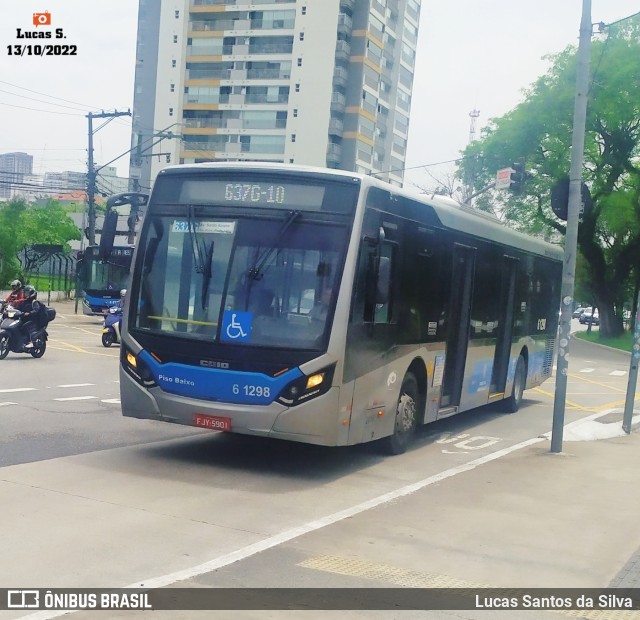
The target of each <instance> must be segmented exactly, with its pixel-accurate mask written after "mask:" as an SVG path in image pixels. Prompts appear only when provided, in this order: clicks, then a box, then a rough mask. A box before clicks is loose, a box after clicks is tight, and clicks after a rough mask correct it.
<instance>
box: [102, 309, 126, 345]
mask: <svg viewBox="0 0 640 620" xmlns="http://www.w3.org/2000/svg"><path fill="white" fill-rule="evenodd" d="M121 325H122V308H118V307H112V308H109V312H107V314H106V315H105V317H104V323H103V327H102V346H103V347H110V346H111V345H112V344H113V343H114V342H120V326H121Z"/></svg>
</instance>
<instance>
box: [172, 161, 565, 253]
mask: <svg viewBox="0 0 640 620" xmlns="http://www.w3.org/2000/svg"><path fill="white" fill-rule="evenodd" d="M247 169H251V170H258V171H259V170H264V171H265V172H266V171H278V172H282V173H288V174H292V175H296V174H302V175H311V176H319V177H325V178H329V177H334V178H336V177H343V178H344V179H350V180H352V181H353V180H359V181H360V182H361V184H362V187H363V188H366V187H378V188H380V189H385V190H387V191H389V192H390V193H391V194H392V195H397V196H402V197H404V198H407V199H409V200H412V201H415V202H417V203H423V204H425V205H428V206H430V207H431V208H432V209H433V211H434V212H435V214H436V216H437V217H438V219H439V220H440V222H441V223H442V226H443V227H444V228H449V229H452V230H457V231H460V232H463V233H467V234H469V235H471V236H473V237H477V238H479V239H488V240H490V241H494V242H496V243H502V244H504V245H508V246H513V247H517V248H520V249H522V250H525V251H528V252H532V253H534V254H541V255H543V256H547V257H549V258H552V259H555V260H559V261H560V260H562V257H563V254H564V253H563V249H562V248H561V247H560V246H559V245H556V244H552V243H548V242H546V241H544V240H542V239H538V238H536V237H531V236H529V235H526V234H524V233H521V232H519V231H516V230H513V229H512V228H509V227H508V226H506V225H505V224H503V223H502V222H501V221H500V220H498V219H497V218H496V217H493V216H491V215H489V214H487V213H485V212H483V211H478V210H477V209H473V208H471V207H467V206H465V205H462V204H459V203H457V202H456V201H455V200H453V199H451V198H448V197H444V196H428V195H426V194H417V193H416V192H412V191H409V190H406V189H404V188H401V187H398V186H395V185H390V184H389V183H386V182H385V181H382V180H380V179H377V178H375V176H369V175H366V174H361V173H358V172H351V171H348V170H337V169H334V168H321V167H318V166H305V165H300V164H283V163H272V162H206V163H200V164H180V165H174V166H167V167H166V168H163V169H162V170H161V171H160V173H159V175H165V174H170V175H173V174H184V173H187V174H189V173H191V174H193V173H195V174H198V173H200V174H206V172H207V171H213V170H228V171H237V172H242V171H244V170H247Z"/></svg>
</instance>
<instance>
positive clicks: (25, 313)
mask: <svg viewBox="0 0 640 620" xmlns="http://www.w3.org/2000/svg"><path fill="white" fill-rule="evenodd" d="M37 298H38V292H37V291H36V289H35V288H33V286H31V285H30V284H27V285H26V286H25V287H24V299H23V300H22V302H21V303H20V311H21V312H22V316H21V317H20V322H21V325H20V326H21V328H22V330H23V332H25V333H26V334H27V336H28V337H29V342H28V343H27V344H26V345H25V349H31V348H32V347H33V340H34V336H35V334H36V332H37V331H38V327H39V326H40V321H41V315H42V313H43V311H45V308H44V306H43V305H42V304H41V303H40V302H39V301H38V299H37Z"/></svg>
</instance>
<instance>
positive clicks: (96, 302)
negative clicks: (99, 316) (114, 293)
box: [84, 293, 120, 307]
mask: <svg viewBox="0 0 640 620" xmlns="http://www.w3.org/2000/svg"><path fill="white" fill-rule="evenodd" d="M84 299H85V301H86V302H87V303H88V304H90V305H92V306H101V307H102V306H114V305H115V304H117V303H118V302H119V301H120V295H118V297H113V298H110V299H105V298H104V297H94V296H93V295H87V294H86V293H85V295H84Z"/></svg>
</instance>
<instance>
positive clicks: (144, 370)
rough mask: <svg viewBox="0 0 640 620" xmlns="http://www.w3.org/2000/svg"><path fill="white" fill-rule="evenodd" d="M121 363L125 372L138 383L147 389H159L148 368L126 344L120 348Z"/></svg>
mask: <svg viewBox="0 0 640 620" xmlns="http://www.w3.org/2000/svg"><path fill="white" fill-rule="evenodd" d="M120 363H121V364H122V368H123V369H124V370H125V372H126V373H127V374H128V375H129V376H130V377H132V378H133V379H134V381H135V382H136V383H139V384H140V385H144V387H146V388H152V387H157V385H158V384H157V383H156V380H155V378H154V376H153V373H152V372H151V369H150V368H149V366H147V365H146V364H145V363H144V362H143V361H142V360H141V359H140V358H139V357H138V356H137V355H134V354H133V353H132V352H131V351H129V349H127V348H126V347H125V346H124V344H123V345H121V347H120Z"/></svg>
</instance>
